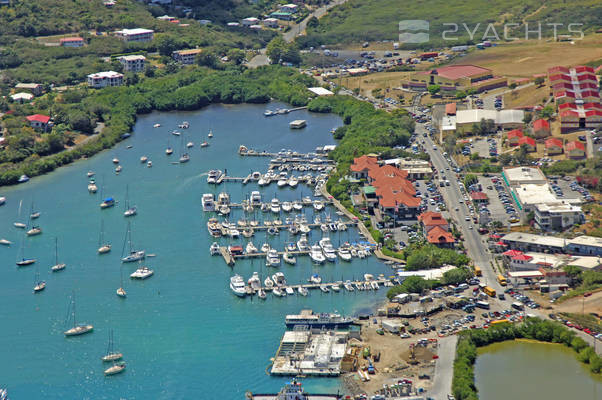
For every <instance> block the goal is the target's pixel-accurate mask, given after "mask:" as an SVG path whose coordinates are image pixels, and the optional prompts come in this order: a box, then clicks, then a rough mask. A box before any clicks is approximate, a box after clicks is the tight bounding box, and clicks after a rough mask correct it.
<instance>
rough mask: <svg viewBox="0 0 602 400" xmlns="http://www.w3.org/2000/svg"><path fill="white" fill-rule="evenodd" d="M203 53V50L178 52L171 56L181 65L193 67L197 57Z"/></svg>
mask: <svg viewBox="0 0 602 400" xmlns="http://www.w3.org/2000/svg"><path fill="white" fill-rule="evenodd" d="M202 51H203V50H201V49H188V50H177V51H174V52H173V53H171V56H172V57H173V59H174V60H176V61H177V62H179V63H181V64H184V65H192V64H194V63H195V62H196V56H197V55H199V54H201V52H202Z"/></svg>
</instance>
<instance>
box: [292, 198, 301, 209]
mask: <svg viewBox="0 0 602 400" xmlns="http://www.w3.org/2000/svg"><path fill="white" fill-rule="evenodd" d="M293 209H294V210H295V211H301V210H303V204H301V203H300V202H299V201H297V200H295V201H293Z"/></svg>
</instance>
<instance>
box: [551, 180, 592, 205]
mask: <svg viewBox="0 0 602 400" xmlns="http://www.w3.org/2000/svg"><path fill="white" fill-rule="evenodd" d="M550 187H551V189H552V190H553V191H554V194H555V195H556V197H557V198H558V199H559V200H570V199H579V200H583V201H594V198H593V197H592V196H591V195H590V193H589V190H587V189H586V188H584V187H583V186H581V185H580V184H579V183H577V181H575V180H574V179H573V178H570V179H566V178H557V179H550Z"/></svg>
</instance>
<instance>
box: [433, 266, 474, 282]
mask: <svg viewBox="0 0 602 400" xmlns="http://www.w3.org/2000/svg"><path fill="white" fill-rule="evenodd" d="M470 277H472V273H471V272H470V271H469V270H468V268H454V269H451V270H449V271H446V272H444V273H443V279H442V280H441V283H443V284H444V285H457V284H460V283H463V282H466V280H468V279H469V278H470Z"/></svg>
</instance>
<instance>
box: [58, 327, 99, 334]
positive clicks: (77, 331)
mask: <svg viewBox="0 0 602 400" xmlns="http://www.w3.org/2000/svg"><path fill="white" fill-rule="evenodd" d="M93 330H94V327H93V326H92V325H82V326H76V327H74V328H71V329H69V330H66V331H65V332H64V334H65V336H79V335H83V334H86V333H89V332H92V331H93Z"/></svg>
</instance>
